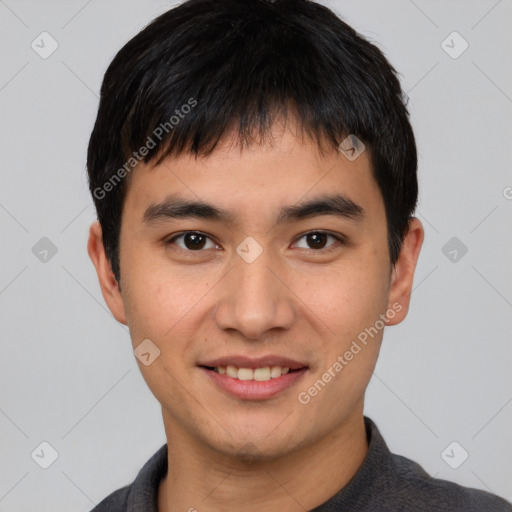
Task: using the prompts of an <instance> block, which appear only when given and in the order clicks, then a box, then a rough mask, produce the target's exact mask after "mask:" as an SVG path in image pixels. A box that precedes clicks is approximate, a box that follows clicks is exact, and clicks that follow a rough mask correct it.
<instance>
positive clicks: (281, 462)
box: [158, 408, 368, 512]
mask: <svg viewBox="0 0 512 512" xmlns="http://www.w3.org/2000/svg"><path fill="white" fill-rule="evenodd" d="M357 412H358V414H357V415H354V417H353V418H349V419H347V421H346V422H344V424H343V425H342V426H340V428H339V429H338V430H336V431H333V432H331V433H330V434H328V435H326V436H325V437H323V438H322V439H319V440H318V441H316V442H315V443H313V444H310V445H308V446H305V447H303V448H300V449H298V450H296V451H294V452H293V453H289V454H286V455H284V456H283V457H280V458H278V459H275V460H263V461H261V460H258V461H243V460H240V458H234V457H232V456H226V455H225V454H222V453H220V452H218V451H214V450H213V449H212V448H211V447H208V446H206V445H204V444H203V443H199V442H197V440H194V439H191V438H190V436H188V434H187V433H186V432H184V431H182V430H181V429H180V428H179V427H177V426H176V424H174V423H173V422H172V421H170V419H169V418H166V417H165V413H164V424H165V429H166V434H167V447H168V472H167V475H166V477H165V478H164V479H163V480H162V481H161V483H160V487H159V493H158V511H159V512H177V511H190V512H194V511H198V512H218V511H221V510H226V509H230V508H233V509H236V510H237V511H238V512H256V511H257V512H260V511H261V510H280V511H281V512H292V511H294V512H296V511H297V510H311V509H313V508H315V507H317V506H319V505H321V504H322V503H324V502H325V501H327V500H328V499H329V498H331V497H332V496H334V495H335V494H336V493H337V492H338V491H339V490H340V489H342V488H343V487H345V485H346V484H347V483H348V482H349V481H350V480H351V479H352V477H353V476H354V475H355V473H356V472H357V470H358V469H359V467H360V466H361V464H362V463H363V460H364V458H365V456H366V453H367V451H368V442H367V438H366V430H365V426H364V421H363V414H362V408H361V410H359V411H357ZM230 505H231V506H232V507H230Z"/></svg>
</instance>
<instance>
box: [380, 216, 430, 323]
mask: <svg viewBox="0 0 512 512" xmlns="http://www.w3.org/2000/svg"><path fill="white" fill-rule="evenodd" d="M424 235H425V233H424V230H423V225H422V224H421V222H420V221H419V220H418V219H417V218H415V217H414V218H412V219H411V220H410V222H409V231H408V232H407V235H406V236H405V239H404V241H403V244H402V249H401V251H400V256H399V258H398V261H397V262H396V264H395V266H394V267H393V271H392V275H391V287H390V291H389V300H388V310H389V309H393V310H394V311H396V314H395V315H394V317H393V318H389V319H388V321H387V325H396V324H399V323H400V322H401V321H402V320H404V318H405V317H406V316H407V312H408V311H409V303H410V300H411V291H412V284H413V280H414V271H415V269H416V264H417V262H418V257H419V255H420V250H421V246H422V244H423V238H424Z"/></svg>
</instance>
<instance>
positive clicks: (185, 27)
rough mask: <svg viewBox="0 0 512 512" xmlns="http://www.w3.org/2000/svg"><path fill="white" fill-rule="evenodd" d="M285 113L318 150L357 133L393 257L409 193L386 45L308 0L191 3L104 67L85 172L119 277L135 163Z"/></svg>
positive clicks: (201, 145)
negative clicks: (384, 50) (125, 211)
mask: <svg viewBox="0 0 512 512" xmlns="http://www.w3.org/2000/svg"><path fill="white" fill-rule="evenodd" d="M278 117H280V118H284V119H287V118H288V117H292V118H293V120H294V121H295V122H296V123H297V126H298V127H299V128H300V129H301V131H302V132H303V133H305V134H306V135H307V136H308V137H310V138H311V139H313V140H314V141H315V142H317V143H318V146H319V148H322V147H326V144H327V146H332V147H337V146H338V145H339V144H340V142H341V141H342V140H344V139H345V138H346V137H347V136H349V135H355V136H356V137H357V138H358V139H359V140H361V141H362V142H363V143H364V144H365V147H366V149H367V150H368V151H369V153H368V154H369V155H370V157H371V163H372V170H373V174H374V177H375V179H376V182H377V184H378V186H379V188H380V191H381V193H382V197H383V200H384V204H385V210H386V218H387V226H388V245H389V255H390V261H391V263H392V264H394V263H395V262H396V261H397V259H398V256H399V254H400V249H401V245H402V242H403V238H404V236H405V234H406V233H407V230H408V226H409V221H410V219H411V216H412V215H413V213H414V210H415V207H416V203H417V196H418V183H417V176H416V174H417V153H416V143H415V140H414V134H413V131H412V128H411V125H410V122H409V116H408V112H407V106H406V100H405V95H404V94H403V92H402V90H401V87H400V82H399V80H398V76H397V73H396V71H395V70H394V69H393V67H392V66H391V65H390V64H389V62H388V61H387V59H386V58H385V56H384V55H383V53H382V52H381V51H380V50H379V49H378V48H377V47H376V46H375V45H373V44H371V43H370V42H369V41H367V40H366V39H365V38H364V37H362V36H360V35H359V34H358V33H357V32H356V31H355V30H354V29H353V28H352V27H350V26H349V25H347V24H346V23H345V22H344V21H342V20H341V19H340V18H339V17H338V16H336V15H335V14H334V13H333V12H332V11H331V10H329V9H328V8H327V7H325V6H322V5H320V4H317V3H315V2H313V1H308V0H274V1H272V0H188V1H186V2H184V3H182V4H180V5H179V6H177V7H175V8H173V9H171V10H169V11H167V12H165V13H164V14H162V15H161V16H159V17H158V18H156V19H155V20H153V21H152V22H151V23H150V24H149V25H148V26H147V27H146V28H144V29H143V30H142V31H141V32H140V33H139V34H137V35H136V36H135V37H134V38H133V39H131V40H130V41H129V42H128V43H127V44H126V45H125V46H124V47H123V48H122V49H121V50H120V51H119V52H118V53H117V55H116V56H115V58H114V59H113V61H112V62H111V64H110V66H109V67H108V69H107V71H106V73H105V77H104V80H103V84H102V87H101V97H100V104H99V109H98V115H97V119H96V122H95V125H94V129H93V131H92V134H91V138H90V141H89V148H88V155H87V171H88V175H89V186H90V190H91V193H92V195H93V198H94V203H95V206H96V211H97V215H98V220H99V222H100V224H101V226H102V230H103V243H104V247H105V251H106V254H107V257H108V259H109V261H110V264H111V266H112V271H113V273H114V276H115V277H116V279H117V281H118V283H120V278H121V276H120V266H119V234H120V229H121V213H122V207H123V201H124V197H125V194H126V189H127V186H128V183H129V177H130V176H131V174H130V171H131V170H132V169H133V168H135V167H136V164H137V163H138V162H139V161H144V162H145V163H149V162H155V163H156V162H160V161H161V160H162V159H163V158H165V157H166V156H169V155H180V154H183V153H186V152H188V153H190V154H194V155H208V154H210V153H211V152H212V151H213V150H214V149H215V147H216V145H217V143H218V142H219V140H220V139H221V138H222V137H223V136H224V135H226V134H229V133H233V132H234V133H235V134H238V140H239V143H240V144H241V146H242V147H243V146H244V145H246V144H250V143H251V142H252V141H254V140H255V137H256V138H257V140H258V141H259V142H260V143H261V141H263V140H264V139H265V138H266V136H267V135H269V133H270V130H271V128H272V125H273V123H274V121H275V120H276V119H277V118H278Z"/></svg>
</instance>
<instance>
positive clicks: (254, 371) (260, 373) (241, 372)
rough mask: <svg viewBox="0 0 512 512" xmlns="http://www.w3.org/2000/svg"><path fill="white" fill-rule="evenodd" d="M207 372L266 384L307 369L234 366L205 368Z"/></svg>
mask: <svg viewBox="0 0 512 512" xmlns="http://www.w3.org/2000/svg"><path fill="white" fill-rule="evenodd" d="M202 368H205V369H206V370H209V371H212V372H215V373H218V374H219V375H227V376H228V377H231V378H232V379H236V380H242V381H250V380H253V381H258V382H266V381H269V380H272V379H278V378H279V377H281V376H282V375H286V374H287V373H294V372H298V371H301V370H303V369H305V368H298V369H296V370H291V369H290V368H289V367H286V366H263V367H260V368H238V367H236V366H233V365H227V366H215V367H214V366H203V367H202Z"/></svg>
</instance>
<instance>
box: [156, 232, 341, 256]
mask: <svg viewBox="0 0 512 512" xmlns="http://www.w3.org/2000/svg"><path fill="white" fill-rule="evenodd" d="M187 234H196V235H201V236H204V237H206V238H208V239H209V240H211V241H214V240H213V239H212V238H211V237H210V236H209V235H207V234H206V233H203V232H202V231H183V232H181V233H178V234H177V235H174V236H173V237H172V238H170V239H168V240H166V241H165V245H166V246H170V245H174V243H175V241H176V240H177V239H179V238H181V237H183V236H185V235H187ZM317 234H319V235H327V236H330V237H332V238H334V240H335V241H336V242H337V243H333V244H331V245H330V246H328V247H326V248H321V249H312V248H309V249H306V250H308V251H311V252H317V253H324V254H325V253H327V252H329V251H331V250H334V249H336V247H337V246H338V244H339V245H347V240H346V238H345V237H344V236H343V235H340V234H336V235H335V234H334V233H330V232H329V231H322V230H316V231H308V232H306V233H303V234H302V235H300V236H299V237H298V238H297V239H296V241H295V242H294V243H297V242H298V241H299V240H301V239H303V238H304V237H307V236H308V235H317ZM214 243H215V242H214ZM216 245H218V244H216ZM173 249H174V250H178V251H183V252H186V253H194V252H204V251H205V249H198V250H197V251H194V250H191V249H183V248H182V247H177V246H175V247H174V248H173Z"/></svg>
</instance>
